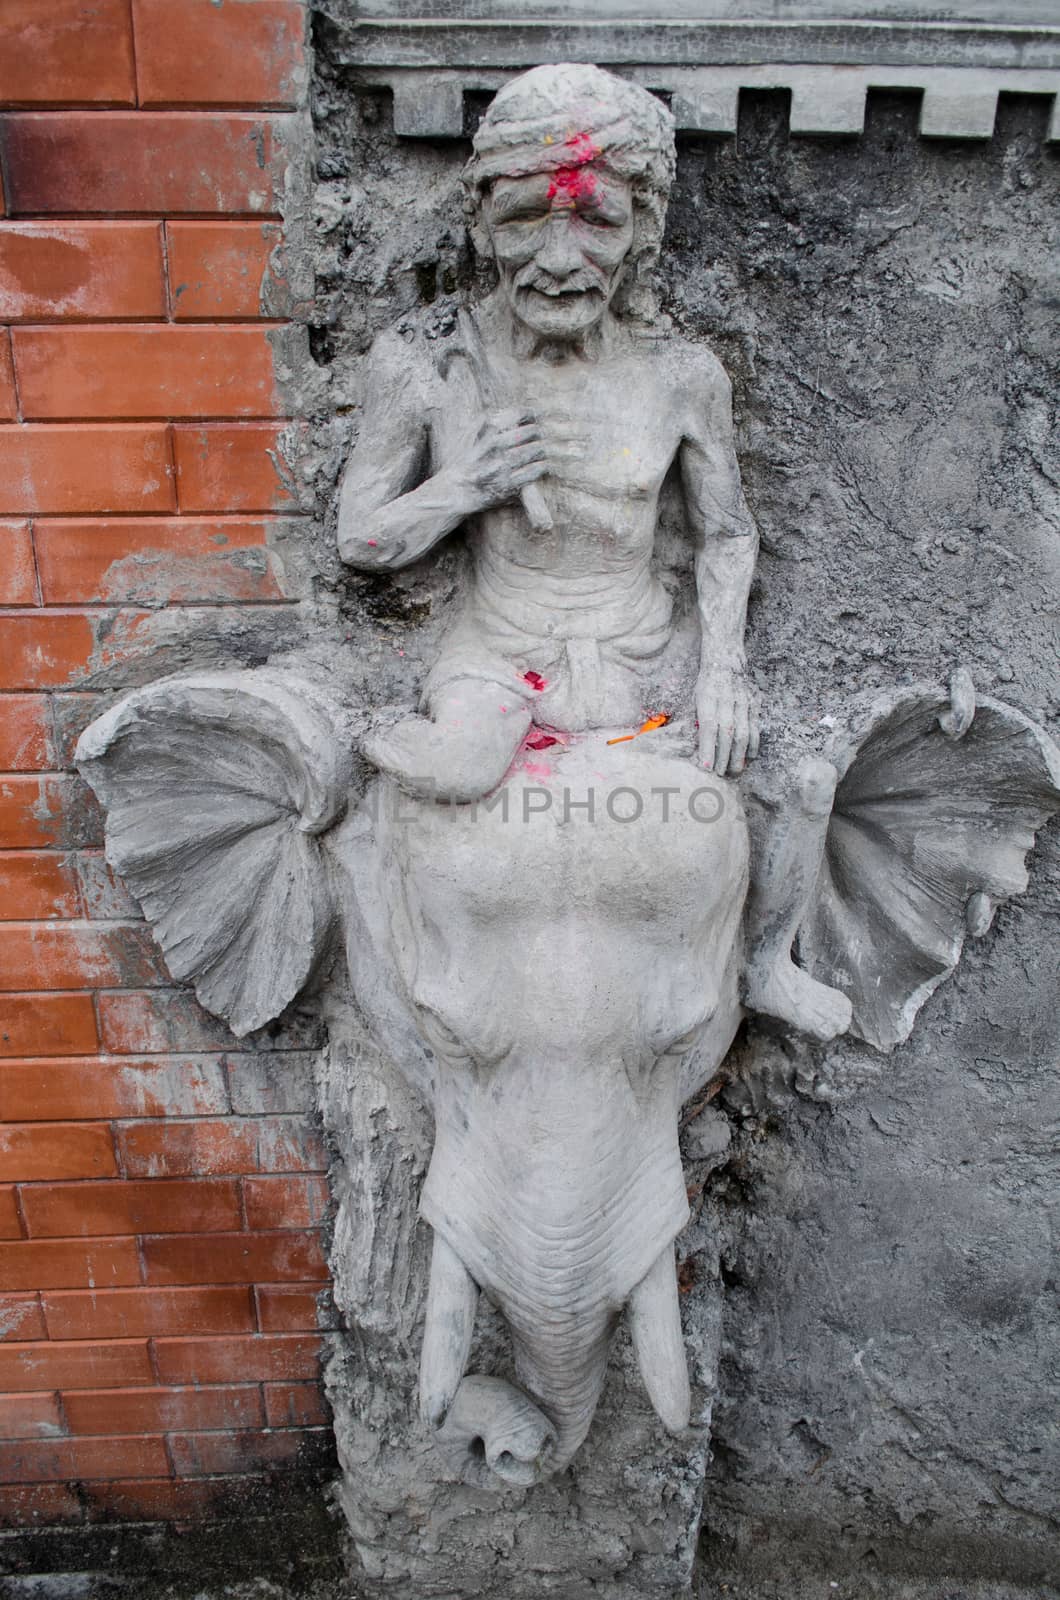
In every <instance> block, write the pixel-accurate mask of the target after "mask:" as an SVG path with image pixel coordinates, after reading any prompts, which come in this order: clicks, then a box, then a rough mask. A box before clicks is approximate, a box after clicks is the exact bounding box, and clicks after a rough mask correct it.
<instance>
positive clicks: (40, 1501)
mask: <svg viewBox="0 0 1060 1600" xmlns="http://www.w3.org/2000/svg"><path fill="white" fill-rule="evenodd" d="M81 1519H82V1508H81V1502H80V1500H79V1499H78V1497H77V1495H76V1494H75V1492H74V1490H73V1488H72V1487H71V1486H70V1485H69V1484H67V1483H19V1484H15V1483H8V1484H4V1485H3V1486H0V1527H8V1528H15V1529H18V1530H19V1531H23V1532H24V1531H25V1530H26V1529H29V1528H44V1527H49V1526H51V1525H52V1524H53V1523H61V1524H63V1525H66V1526H71V1525H73V1524H74V1523H78V1522H80V1521H81Z"/></svg>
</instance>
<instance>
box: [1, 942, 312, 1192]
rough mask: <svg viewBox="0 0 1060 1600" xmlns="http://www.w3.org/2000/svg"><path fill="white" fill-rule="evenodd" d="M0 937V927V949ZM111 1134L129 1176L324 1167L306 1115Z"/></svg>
mask: <svg viewBox="0 0 1060 1600" xmlns="http://www.w3.org/2000/svg"><path fill="white" fill-rule="evenodd" d="M2 938H3V930H2V928H0V949H2ZM115 1133H117V1146H118V1150H120V1154H122V1165H123V1170H125V1171H126V1173H128V1174H130V1178H131V1176H136V1178H176V1176H183V1174H189V1173H258V1171H280V1173H285V1171H322V1170H323V1168H325V1166H327V1152H325V1150H323V1144H322V1139H320V1134H319V1133H317V1130H315V1126H314V1125H312V1123H311V1122H309V1118H306V1117H248V1118H240V1117H224V1118H219V1120H213V1122H211V1120H205V1118H200V1120H194V1122H139V1123H123V1125H120V1126H118V1128H117V1130H115Z"/></svg>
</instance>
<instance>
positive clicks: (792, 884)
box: [744, 760, 850, 1040]
mask: <svg viewBox="0 0 1060 1600" xmlns="http://www.w3.org/2000/svg"><path fill="white" fill-rule="evenodd" d="M836 781H837V775H836V770H835V768H834V767H832V766H830V765H829V764H828V762H827V761H817V760H810V761H807V762H805V763H804V765H803V766H802V768H801V769H800V771H799V774H798V778H797V780H796V784H795V789H794V792H793V793H792V794H791V795H790V796H789V797H788V798H787V799H786V800H785V801H784V802H783V803H782V805H781V806H780V809H779V810H778V812H777V814H776V816H775V817H774V819H773V820H772V822H771V823H770V825H769V826H768V828H767V829H766V830H765V832H764V835H763V837H762V838H761V839H760V840H759V841H757V844H756V848H755V851H754V860H753V866H752V878H751V888H750V892H749V894H748V898H747V971H746V974H745V978H744V1005H745V1006H746V1007H747V1009H748V1011H759V1012H762V1013H763V1014H764V1015H766V1016H769V1017H778V1018H780V1020H781V1021H782V1022H790V1023H791V1024H792V1026H793V1027H795V1028H798V1029H799V1030H800V1032H802V1033H807V1034H809V1035H810V1036H811V1038H814V1039H821V1040H825V1039H834V1038H835V1037H836V1035H837V1034H840V1033H845V1032H846V1030H847V1028H848V1027H849V1026H850V1001H849V1000H848V999H847V997H846V995H844V994H840V992H839V990H838V989H830V988H829V987H828V986H827V984H823V983H818V982H817V981H816V979H814V978H811V977H810V975H809V974H808V973H807V972H804V971H803V970H802V968H801V967H797V966H796V965H795V963H794V961H792V959H791V943H792V940H793V939H794V937H795V934H796V932H797V930H798V926H799V923H800V922H801V921H802V918H803V916H804V915H805V912H806V907H807V905H808V903H809V900H810V896H811V895H812V894H813V890H814V885H815V883H816V882H817V874H818V872H819V870H820V866H821V856H822V854H823V851H824V842H825V835H826V833H827V831H828V819H829V817H830V816H831V814H832V797H833V795H834V794H835V786H836Z"/></svg>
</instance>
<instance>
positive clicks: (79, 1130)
mask: <svg viewBox="0 0 1060 1600" xmlns="http://www.w3.org/2000/svg"><path fill="white" fill-rule="evenodd" d="M117 1170H118V1167H117V1163H116V1162H115V1160H114V1144H113V1140H112V1138H111V1131H110V1126H109V1124H108V1123H106V1122H9V1123H6V1124H5V1125H4V1126H3V1127H0V1179H4V1180H7V1181H10V1182H13V1183H19V1182H21V1183H32V1182H33V1181H34V1180H36V1179H40V1180H43V1179H47V1178H107V1177H113V1176H114V1175H115V1174H116V1173H117ZM10 1287H12V1288H14V1287H16V1285H14V1284H12V1285H10ZM17 1287H19V1288H21V1287H22V1285H21V1284H20V1285H18V1286H17ZM30 1287H31V1288H40V1287H42V1286H41V1285H40V1284H31V1285H30Z"/></svg>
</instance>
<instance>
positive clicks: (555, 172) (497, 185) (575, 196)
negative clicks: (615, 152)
mask: <svg viewBox="0 0 1060 1600" xmlns="http://www.w3.org/2000/svg"><path fill="white" fill-rule="evenodd" d="M489 194H490V198H491V200H492V201H493V202H494V204H495V205H497V206H498V207H499V208H500V209H502V210H506V209H508V207H509V206H511V205H514V204H517V203H519V202H520V201H523V200H526V199H528V198H531V199H534V200H551V199H553V198H555V197H556V196H557V195H559V196H561V197H562V198H566V199H568V200H570V201H571V202H574V201H581V202H586V201H591V202H593V203H596V204H603V205H607V204H610V205H612V206H616V205H617V206H619V207H621V206H622V205H623V202H624V201H627V200H628V198H629V196H630V194H631V185H630V184H629V183H628V182H627V180H626V179H625V178H622V177H619V175H618V174H617V173H616V172H614V171H612V170H611V169H610V168H609V167H607V166H605V165H604V164H603V163H602V162H595V161H592V162H586V163H584V164H582V165H580V166H578V167H576V168H571V169H569V170H568V169H566V168H562V167H561V168H553V169H551V170H550V171H546V172H530V173H521V174H518V175H511V176H502V177H498V178H495V179H494V180H493V182H492V184H491V185H490V189H489Z"/></svg>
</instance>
